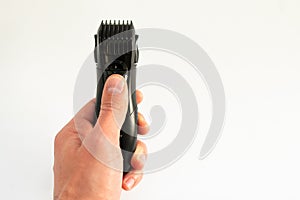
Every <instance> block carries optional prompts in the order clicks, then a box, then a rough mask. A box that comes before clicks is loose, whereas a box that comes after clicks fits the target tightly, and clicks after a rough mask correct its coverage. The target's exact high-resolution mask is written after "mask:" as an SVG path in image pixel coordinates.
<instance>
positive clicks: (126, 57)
mask: <svg viewBox="0 0 300 200" xmlns="http://www.w3.org/2000/svg"><path fill="white" fill-rule="evenodd" d="M137 38H138V35H136V34H135V30H134V27H133V24H132V22H131V21H126V22H125V23H124V21H123V22H122V23H120V21H118V23H116V21H114V22H113V23H112V22H111V21H109V22H107V21H102V22H101V25H100V27H99V29H98V32H97V34H96V35H95V50H94V57H95V62H96V65H97V81H98V83H97V97H96V108H95V109H96V115H97V118H98V116H99V111H100V107H101V98H102V91H103V87H104V84H105V81H106V80H107V78H108V77H109V76H110V75H112V74H120V75H122V76H124V78H125V80H126V82H127V87H128V110H127V114H126V118H125V121H124V124H123V125H122V128H121V131H120V147H121V149H122V156H123V172H124V173H126V172H129V171H130V169H131V164H130V162H131V157H132V154H133V152H134V151H135V148H136V140H137V117H138V112H137V103H136V95H135V90H136V63H137V61H138V48H137V45H136V40H137Z"/></svg>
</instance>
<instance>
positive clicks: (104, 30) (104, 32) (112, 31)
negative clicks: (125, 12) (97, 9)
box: [98, 20, 135, 43]
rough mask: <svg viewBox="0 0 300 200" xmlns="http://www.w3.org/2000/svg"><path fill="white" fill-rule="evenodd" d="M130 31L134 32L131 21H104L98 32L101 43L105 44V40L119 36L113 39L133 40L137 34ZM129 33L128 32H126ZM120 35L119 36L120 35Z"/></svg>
mask: <svg viewBox="0 0 300 200" xmlns="http://www.w3.org/2000/svg"><path fill="white" fill-rule="evenodd" d="M129 30H134V27H133V24H132V21H131V20H126V21H124V20H123V21H122V22H121V21H120V20H118V21H116V20H113V21H111V20H109V21H107V20H105V21H104V20H103V21H102V22H101V25H100V28H99V30H98V34H99V39H100V41H98V42H99V43H101V42H103V41H104V40H106V39H108V38H110V37H112V36H114V35H117V36H115V37H113V38H114V39H133V37H134V35H135V33H134V31H129ZM125 31H128V32H125ZM122 32H125V33H124V34H120V33H122ZM118 34H119V35H118Z"/></svg>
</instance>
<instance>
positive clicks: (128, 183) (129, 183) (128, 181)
mask: <svg viewBox="0 0 300 200" xmlns="http://www.w3.org/2000/svg"><path fill="white" fill-rule="evenodd" d="M125 184H126V187H127V188H128V189H131V188H132V187H133V185H134V179H133V178H129V179H127V180H126V182H125Z"/></svg>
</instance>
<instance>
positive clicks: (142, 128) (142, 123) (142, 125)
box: [138, 113, 150, 135]
mask: <svg viewBox="0 0 300 200" xmlns="http://www.w3.org/2000/svg"><path fill="white" fill-rule="evenodd" d="M149 129H150V127H149V125H148V123H147V121H146V120H145V118H144V116H143V115H142V114H141V113H138V133H139V134H141V135H145V134H147V133H148V132H149Z"/></svg>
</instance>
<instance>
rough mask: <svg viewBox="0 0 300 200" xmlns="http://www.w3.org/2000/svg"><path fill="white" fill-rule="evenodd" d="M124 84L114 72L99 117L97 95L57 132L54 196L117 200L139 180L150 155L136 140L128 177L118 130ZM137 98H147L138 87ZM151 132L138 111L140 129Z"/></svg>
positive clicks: (59, 199)
mask: <svg viewBox="0 0 300 200" xmlns="http://www.w3.org/2000/svg"><path fill="white" fill-rule="evenodd" d="M125 86H126V82H125V80H124V78H123V77H122V76H120V75H112V76H110V78H109V79H108V80H107V81H106V84H105V87H104V90H103V97H102V104H101V110H100V114H99V118H98V119H95V99H93V100H91V101H90V102H89V103H87V104H86V105H85V106H84V107H83V108H82V109H81V110H80V111H79V112H78V113H77V114H76V115H75V116H74V118H73V119H71V120H70V122H69V123H67V124H66V126H65V127H63V128H62V130H61V131H60V132H59V133H58V134H57V135H56V137H55V146H54V167H53V170H54V199H55V200H66V199H73V200H77V199H78V200H94V199H95V200H96V199H97V200H119V199H120V195H121V191H122V188H123V189H124V190H131V189H132V188H134V187H135V186H136V185H137V184H138V183H139V182H140V181H141V179H142V177H143V167H144V164H145V161H146V157H147V148H146V145H145V144H144V143H143V142H141V141H137V147H136V150H135V152H134V154H133V157H132V160H131V165H132V170H131V171H130V172H128V173H127V174H126V175H125V176H124V177H123V172H122V167H123V166H122V165H123V162H122V154H121V150H120V148H119V133H120V127H121V126H120V125H122V124H123V122H124V119H125V115H126V112H127V105H128V99H127V96H128V91H127V87H125ZM136 97H137V103H140V102H141V101H142V99H143V95H142V93H141V92H140V91H136ZM148 131H149V126H148V124H147V122H146V121H145V118H144V117H143V115H142V114H140V113H139V114H138V133H139V134H146V133H147V132H148ZM103 138H104V139H103ZM105 142H108V143H107V144H109V145H106V143H105ZM100 157H101V159H99V158H100Z"/></svg>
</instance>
